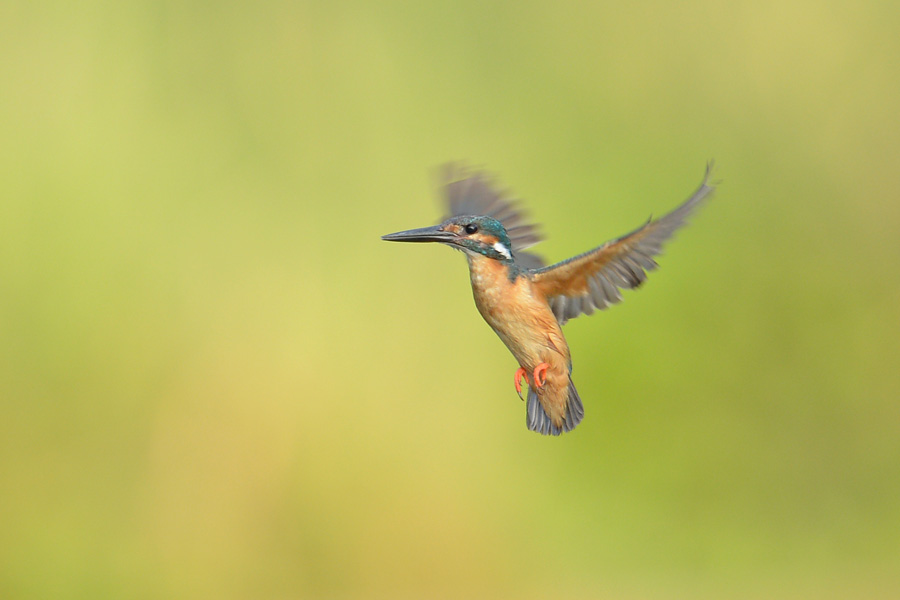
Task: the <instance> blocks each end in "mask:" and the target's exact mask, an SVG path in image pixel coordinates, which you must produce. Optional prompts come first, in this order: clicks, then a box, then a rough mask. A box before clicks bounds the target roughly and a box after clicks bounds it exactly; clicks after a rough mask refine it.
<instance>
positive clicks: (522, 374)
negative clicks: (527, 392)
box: [515, 367, 528, 400]
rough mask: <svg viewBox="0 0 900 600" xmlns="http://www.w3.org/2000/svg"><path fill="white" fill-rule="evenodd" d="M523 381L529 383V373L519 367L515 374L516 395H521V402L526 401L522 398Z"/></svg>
mask: <svg viewBox="0 0 900 600" xmlns="http://www.w3.org/2000/svg"><path fill="white" fill-rule="evenodd" d="M522 379H524V380H525V383H528V371H526V370H525V369H524V368H522V367H519V368H518V369H516V374H515V382H516V393H518V394H519V400H524V399H525V398H523V397H522Z"/></svg>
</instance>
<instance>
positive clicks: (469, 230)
mask: <svg viewBox="0 0 900 600" xmlns="http://www.w3.org/2000/svg"><path fill="white" fill-rule="evenodd" d="M477 231H478V225H476V224H475V223H469V224H468V225H466V233H468V234H469V235H472V234H473V233H475V232H477Z"/></svg>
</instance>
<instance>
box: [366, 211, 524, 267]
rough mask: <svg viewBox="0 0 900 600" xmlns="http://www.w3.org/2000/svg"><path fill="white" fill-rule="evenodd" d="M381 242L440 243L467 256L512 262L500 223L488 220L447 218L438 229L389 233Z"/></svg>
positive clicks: (505, 234) (486, 218) (472, 217)
mask: <svg viewBox="0 0 900 600" xmlns="http://www.w3.org/2000/svg"><path fill="white" fill-rule="evenodd" d="M381 239H383V240H386V241H388V242H440V243H442V244H447V245H448V246H452V247H454V248H457V249H459V250H462V251H463V252H465V253H467V254H474V255H480V256H486V257H487V258H491V259H494V260H500V261H510V262H511V261H512V260H513V255H512V243H511V242H510V240H509V234H508V233H507V232H506V229H505V228H504V227H503V225H502V224H501V223H500V221H498V220H497V219H494V218H492V217H478V216H466V215H463V216H457V217H451V218H449V219H447V220H446V221H444V222H443V223H441V224H440V225H435V226H433V227H423V228H421V229H410V230H408V231H399V232H397V233H389V234H388V235H384V236H382V237H381Z"/></svg>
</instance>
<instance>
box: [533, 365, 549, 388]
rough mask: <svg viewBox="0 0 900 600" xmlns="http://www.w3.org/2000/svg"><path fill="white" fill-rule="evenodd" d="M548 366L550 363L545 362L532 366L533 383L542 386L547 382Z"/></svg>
mask: <svg viewBox="0 0 900 600" xmlns="http://www.w3.org/2000/svg"><path fill="white" fill-rule="evenodd" d="M549 368H550V365H548V364H547V363H541V364H539V365H538V366H536V367H535V368H534V385H536V386H537V387H544V384H545V383H547V369H549Z"/></svg>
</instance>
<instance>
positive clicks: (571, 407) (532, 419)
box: [527, 379, 584, 435]
mask: <svg viewBox="0 0 900 600" xmlns="http://www.w3.org/2000/svg"><path fill="white" fill-rule="evenodd" d="M583 418H584V405H583V404H581V397H580V396H579V395H578V390H576V389H575V384H574V383H572V380H571V379H569V397H568V400H567V401H566V420H565V422H563V424H562V427H557V426H556V425H554V423H553V420H552V419H551V418H550V417H549V415H547V413H546V411H544V407H543V406H541V402H540V400H538V395H537V391H536V390H535V389H534V388H533V387H531V386H529V387H528V420H527V422H528V429H530V430H531V431H537V432H538V433H540V434H541V435H559V434H561V433H565V432H567V431H572V430H573V429H575V426H576V425H578V424H579V423H581V419H583Z"/></svg>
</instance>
